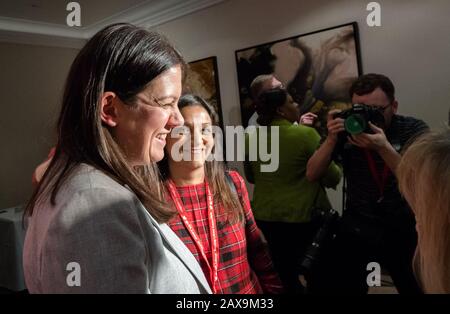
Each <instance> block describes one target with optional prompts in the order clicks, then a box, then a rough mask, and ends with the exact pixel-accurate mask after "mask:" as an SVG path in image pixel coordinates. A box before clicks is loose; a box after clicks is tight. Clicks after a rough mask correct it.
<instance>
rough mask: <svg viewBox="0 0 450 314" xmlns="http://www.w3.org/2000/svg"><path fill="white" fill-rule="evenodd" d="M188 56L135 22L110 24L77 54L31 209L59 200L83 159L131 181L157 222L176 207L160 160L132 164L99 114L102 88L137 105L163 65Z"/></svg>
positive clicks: (178, 62)
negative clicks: (165, 194)
mask: <svg viewBox="0 0 450 314" xmlns="http://www.w3.org/2000/svg"><path fill="white" fill-rule="evenodd" d="M174 66H180V67H181V68H182V71H183V73H184V68H185V62H184V61H183V58H182V57H181V55H180V54H179V53H178V52H177V51H176V50H175V49H174V48H173V47H172V45H171V44H170V43H169V42H168V41H167V39H166V38H164V37H163V36H161V35H159V34H157V33H152V32H149V31H147V30H145V29H142V28H139V27H136V26H134V25H131V24H124V23H120V24H114V25H110V26H107V27H106V28H104V29H102V30H101V31H99V32H98V33H97V34H96V35H94V36H93V37H92V38H91V39H90V40H89V41H88V43H87V44H86V45H85V46H84V47H83V49H82V50H81V51H80V52H79V53H78V55H77V57H76V58H75V60H74V62H73V64H72V66H71V68H70V72H69V75H68V78H67V81H66V85H65V90H64V96H63V100H62V108H61V112H60V115H59V120H58V125H57V137H58V142H57V146H56V152H55V156H54V157H53V160H52V162H51V164H50V165H49V168H48V170H47V171H46V173H45V175H44V177H43V178H42V180H41V182H40V184H39V185H38V186H37V188H36V189H35V191H34V193H33V195H32V197H31V200H30V201H29V203H28V204H27V207H26V210H25V215H27V214H28V215H31V214H32V213H33V209H34V207H35V206H36V205H37V203H38V202H39V201H40V200H41V198H42V197H43V196H50V201H51V203H52V204H55V198H56V194H57V192H58V190H59V189H60V188H61V186H62V185H63V184H64V182H65V181H66V180H67V178H68V177H69V175H70V174H71V172H72V171H73V170H74V169H75V167H76V166H77V165H79V164H80V163H86V164H89V165H91V166H93V167H95V168H97V169H99V170H101V171H103V172H104V173H106V174H107V175H108V176H110V177H111V178H113V179H114V180H116V181H117V182H118V183H120V184H122V185H128V186H129V187H130V188H131V190H133V192H134V193H135V194H136V195H137V197H138V198H139V199H140V201H141V202H142V203H143V204H144V206H145V207H146V208H147V210H148V211H149V212H150V213H151V214H152V215H153V217H155V219H156V220H158V221H159V222H164V221H167V220H168V219H169V218H170V217H171V216H172V215H173V210H172V209H171V208H169V207H168V206H167V205H166V204H165V203H164V202H163V200H162V197H161V193H162V192H161V191H162V190H161V186H160V184H159V183H158V182H159V180H158V175H157V168H156V165H149V166H145V167H139V168H133V167H132V166H131V165H130V164H129V163H128V162H127V160H126V158H125V154H124V152H123V151H122V149H121V148H120V147H119V146H118V144H117V143H116V141H115V140H114V138H113V136H112V134H111V131H110V129H109V128H108V126H106V125H104V124H102V121H101V118H100V110H101V106H100V105H99V104H100V100H101V97H102V95H103V93H104V92H106V91H110V92H114V93H115V94H116V95H117V96H118V97H119V98H120V99H121V100H122V101H123V102H124V103H125V104H128V105H129V106H130V107H135V106H136V104H135V96H136V94H138V93H139V92H140V91H142V90H143V89H145V87H146V86H147V85H148V84H149V82H151V81H152V80H153V79H154V78H156V77H157V76H158V75H160V74H161V73H163V72H164V71H166V70H168V69H170V68H172V67H174Z"/></svg>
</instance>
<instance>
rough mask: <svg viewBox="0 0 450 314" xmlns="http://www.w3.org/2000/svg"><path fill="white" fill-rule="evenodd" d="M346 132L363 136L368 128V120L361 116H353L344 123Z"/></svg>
mask: <svg viewBox="0 0 450 314" xmlns="http://www.w3.org/2000/svg"><path fill="white" fill-rule="evenodd" d="M344 127H345V130H346V131H347V132H348V133H350V134H353V135H356V134H361V133H363V132H364V130H365V129H366V127H367V122H366V120H365V119H364V118H363V117H362V116H361V115H359V114H352V115H351V116H349V117H348V118H347V119H345V122H344Z"/></svg>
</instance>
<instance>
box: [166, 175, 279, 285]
mask: <svg viewBox="0 0 450 314" xmlns="http://www.w3.org/2000/svg"><path fill="white" fill-rule="evenodd" d="M229 173H230V176H231V178H232V180H233V182H234V185H235V186H236V190H237V192H238V195H239V199H240V201H241V204H242V206H243V209H244V212H245V221H243V222H241V223H236V224H230V223H229V222H228V221H227V220H226V214H225V213H224V211H223V208H222V207H221V206H217V204H214V209H215V211H216V223H217V232H218V236H219V267H218V277H219V280H218V287H217V293H223V294H231V293H239V294H247V293H281V292H282V285H281V282H280V280H279V277H278V274H277V273H276V272H275V270H274V267H273V264H272V259H271V257H270V254H269V251H268V249H267V246H266V244H265V243H264V242H263V241H262V237H261V236H262V234H261V231H260V230H259V228H258V227H257V226H256V223H255V220H254V218H253V213H252V210H251V208H250V202H249V199H248V193H247V188H246V186H245V183H244V180H243V179H242V177H241V176H240V175H239V174H238V173H237V172H235V171H230V172H229ZM177 190H178V194H179V195H180V197H181V201H182V203H183V205H184V209H185V210H186V217H187V219H188V220H189V222H190V223H191V224H192V225H193V226H194V229H195V231H196V232H197V234H198V235H199V238H200V240H201V241H202V243H203V245H204V248H205V250H206V252H205V253H206V257H207V258H208V260H209V261H210V262H211V259H212V256H211V255H212V254H211V243H210V239H211V237H210V234H209V226H208V215H207V213H208V208H207V206H206V190H205V184H204V183H202V184H196V185H189V186H182V187H177ZM169 226H170V227H171V228H172V230H173V231H174V232H175V233H176V234H177V235H178V236H179V237H180V239H181V240H182V241H183V242H184V243H185V244H186V246H187V247H188V248H189V249H190V250H191V252H192V253H193V255H194V256H195V258H196V259H197V261H198V262H199V264H200V266H201V267H202V269H203V272H204V273H205V277H206V278H207V279H208V281H209V284H210V285H211V282H210V274H209V268H208V266H207V265H206V263H205V261H204V260H203V258H202V256H201V254H199V252H198V249H197V246H196V245H195V243H194V242H193V239H192V238H191V236H190V234H189V232H188V230H187V229H186V228H185V226H184V224H183V221H182V220H181V218H180V216H179V215H177V216H175V217H174V218H173V219H172V220H171V221H170V222H169Z"/></svg>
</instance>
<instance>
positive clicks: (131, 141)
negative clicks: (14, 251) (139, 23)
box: [24, 24, 210, 293]
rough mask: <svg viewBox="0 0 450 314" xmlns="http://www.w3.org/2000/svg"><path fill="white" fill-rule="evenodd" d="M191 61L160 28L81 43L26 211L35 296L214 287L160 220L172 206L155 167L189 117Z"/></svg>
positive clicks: (109, 31)
mask: <svg viewBox="0 0 450 314" xmlns="http://www.w3.org/2000/svg"><path fill="white" fill-rule="evenodd" d="M184 67H185V63H184V61H183V59H182V57H181V56H180V55H179V53H178V52H177V51H176V50H175V49H174V48H173V47H172V46H171V45H170V43H169V42H168V41H167V40H166V39H165V38H164V37H162V36H161V35H158V34H156V33H151V32H148V31H146V30H144V29H142V28H138V27H135V26H133V25H130V24H115V25H111V26H108V27H106V28H104V29H103V30H101V31H100V32H98V33H97V34H96V35H95V36H94V37H93V38H92V39H91V40H89V42H88V43H87V44H86V46H85V47H84V48H83V49H82V50H81V51H80V52H79V54H78V55H77V57H76V58H75V61H74V62H73V64H72V67H71V69H70V72H69V76H68V79H67V82H66V87H65V92H64V97H63V101H62V108H61V112H60V116H59V121H58V127H57V132H58V142H57V145H56V151H55V155H54V157H53V159H52V161H51V163H50V165H49V167H48V169H47V171H46V172H45V174H44V177H43V178H42V180H41V182H40V183H39V185H38V186H37V188H36V189H35V193H34V195H33V197H32V199H31V201H30V202H29V203H28V206H27V208H26V215H27V216H29V217H27V218H29V227H28V230H27V235H26V239H25V246H24V269H25V279H26V284H27V287H28V290H29V291H30V292H31V293H205V292H210V288H209V285H208V283H207V281H206V279H205V277H204V275H203V273H202V270H201V268H200V267H199V265H198V263H197V262H196V260H195V258H194V256H193V255H192V254H191V253H190V251H189V250H188V249H187V248H186V246H185V245H184V244H183V243H182V242H181V241H180V240H179V238H178V237H177V236H176V235H175V233H173V232H172V230H171V229H170V228H169V227H168V226H167V225H166V224H165V222H167V221H168V219H169V218H170V217H172V216H173V215H174V212H173V210H172V209H171V208H170V207H168V206H167V205H166V203H165V202H164V201H163V200H162V195H161V187H160V184H159V181H158V180H159V179H158V176H157V172H156V168H155V166H154V164H153V163H154V162H157V161H159V160H161V159H162V158H163V156H164V146H165V138H166V136H167V134H168V133H169V132H170V131H171V129H172V128H174V127H176V126H179V125H181V124H182V123H183V117H182V116H181V114H180V112H179V110H178V107H177V102H178V98H179V97H180V94H181V82H182V77H183V72H184ZM72 267H75V268H72ZM72 269H76V270H77V271H78V272H74V273H71V272H70V271H69V270H72ZM73 276H75V277H73ZM69 279H71V280H73V282H72V281H71V280H69Z"/></svg>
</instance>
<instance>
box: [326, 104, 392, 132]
mask: <svg viewBox="0 0 450 314" xmlns="http://www.w3.org/2000/svg"><path fill="white" fill-rule="evenodd" d="M334 118H342V119H344V127H345V131H346V133H347V134H344V136H345V137H347V135H356V134H361V133H372V130H371V129H370V126H369V122H371V123H372V124H375V125H376V126H378V127H380V128H384V127H385V120H384V115H383V111H382V110H381V109H379V108H376V107H372V106H367V105H364V104H352V107H351V108H349V109H347V110H344V111H342V112H339V113H337V114H335V115H334Z"/></svg>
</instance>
